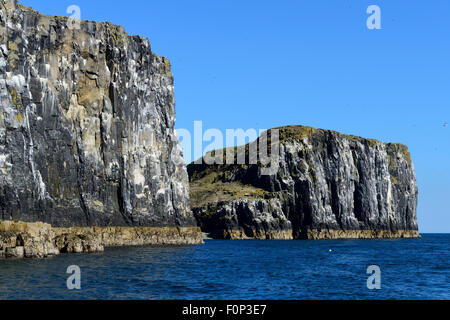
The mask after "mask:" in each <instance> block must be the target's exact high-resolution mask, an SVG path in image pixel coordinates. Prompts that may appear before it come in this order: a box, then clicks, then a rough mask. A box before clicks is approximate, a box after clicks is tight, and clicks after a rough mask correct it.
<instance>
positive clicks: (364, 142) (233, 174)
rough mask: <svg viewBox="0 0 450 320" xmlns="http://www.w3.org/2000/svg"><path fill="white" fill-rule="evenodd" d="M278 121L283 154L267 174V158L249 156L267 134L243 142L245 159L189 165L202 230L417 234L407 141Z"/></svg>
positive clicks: (233, 235)
mask: <svg viewBox="0 0 450 320" xmlns="http://www.w3.org/2000/svg"><path fill="white" fill-rule="evenodd" d="M276 129H277V130H278V132H279V142H280V143H279V154H280V155H279V158H278V160H277V166H276V170H275V171H274V172H273V173H272V174H269V175H265V174H263V173H262V169H264V167H265V166H266V165H263V164H262V163H261V161H254V162H252V159H251V153H249V150H252V148H253V147H254V144H256V145H266V144H267V140H268V141H269V143H268V144H269V146H270V137H271V136H270V135H267V134H266V135H264V136H262V137H260V138H259V139H258V140H257V141H255V142H252V143H250V144H248V145H246V146H244V147H242V149H241V150H243V151H244V152H245V154H246V162H245V163H246V164H227V162H226V161H225V160H223V164H212V165H207V164H205V162H203V163H202V164H195V163H192V164H190V165H189V166H188V173H189V176H190V183H191V202H192V207H193V211H194V214H195V216H196V218H197V220H198V222H199V225H200V226H201V227H202V229H203V231H205V232H209V233H210V234H211V236H212V237H215V238H226V239H247V238H254V239H335V238H395V237H400V238H403V237H418V236H419V233H418V226H417V219H416V206H417V194H418V191H417V186H416V179H415V173H414V165H413V163H412V162H411V158H410V154H409V152H408V149H407V147H406V146H404V145H401V144H394V143H383V142H379V141H376V140H372V139H363V138H360V137H355V136H351V135H344V134H340V133H338V132H334V131H330V130H321V129H314V128H309V127H303V126H288V127H282V128H276ZM267 136H269V139H267ZM263 139H265V140H266V141H265V142H264V141H261V140H263ZM261 142H264V143H261ZM274 150H275V149H274ZM225 154H226V152H225V151H223V150H215V151H213V152H210V153H208V154H207V155H206V156H207V157H209V159H211V158H214V157H216V158H217V159H220V158H221V157H222V155H223V157H225ZM235 154H236V153H235ZM249 154H250V156H249ZM217 155H219V156H217ZM235 159H236V157H235ZM253 160H254V159H253ZM228 163H229V162H228ZM251 163H253V164H251Z"/></svg>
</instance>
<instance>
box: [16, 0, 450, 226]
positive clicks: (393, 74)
mask: <svg viewBox="0 0 450 320" xmlns="http://www.w3.org/2000/svg"><path fill="white" fill-rule="evenodd" d="M21 3H23V4H25V5H27V6H31V7H33V8H35V9H37V10H39V11H41V12H43V13H46V14H59V15H67V14H66V12H65V11H66V8H67V7H68V6H69V5H72V4H76V5H78V6H79V7H80V8H81V18H82V19H88V20H96V21H111V22H112V23H114V24H120V25H123V26H124V27H125V29H126V30H127V32H128V33H130V34H139V35H141V36H145V37H148V38H149V39H150V42H151V45H152V49H153V51H154V52H155V53H157V54H159V55H163V56H166V57H168V58H169V59H170V61H171V63H172V68H173V74H174V76H175V96H176V103H177V105H176V111H177V128H186V129H189V130H192V129H193V121H194V120H202V121H203V127H204V129H207V128H218V129H220V130H223V132H225V129H227V128H230V129H233V128H243V129H247V128H271V127H275V126H281V125H288V124H302V125H309V126H314V127H319V128H326V129H333V130H337V131H340V132H343V133H349V134H355V135H360V136H363V137H370V138H375V139H379V140H382V141H386V142H401V143H404V144H406V145H408V146H409V149H410V151H411V154H412V159H413V161H414V163H415V167H416V174H417V180H418V185H419V209H418V219H419V228H420V231H421V232H450V208H449V201H450V124H449V125H448V126H447V127H444V122H448V123H450V1H448V0H441V1H437V0H436V1H404V0H402V1H400V0H395V1H392V0H390V1H380V0H372V1H358V0H347V1H339V0H329V1H321V0H308V1H300V0H297V1H287V0H277V1H274V0H273V1H262V0H258V1H254V0H240V1H238V0H226V1H218V0H201V1H200V0H189V1H172V0H164V1H161V0H159V1H152V0H147V1H144V0H142V1H134V0H128V1H111V0H109V1H106V0H89V1H87V0H70V1H66V0H58V1H42V0H22V1H21ZM371 4H375V5H378V6H379V7H380V8H381V25H382V30H369V29H367V28H366V19H367V17H368V14H366V8H367V7H368V6H369V5H371ZM206 144H207V143H206Z"/></svg>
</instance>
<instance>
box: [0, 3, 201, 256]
mask: <svg viewBox="0 0 450 320" xmlns="http://www.w3.org/2000/svg"><path fill="white" fill-rule="evenodd" d="M77 23H79V26H77ZM174 122H175V102H174V94H173V77H172V74H171V71H170V63H169V61H168V60H167V59H166V58H164V57H160V56H158V55H156V54H154V53H153V52H152V51H151V49H150V44H149V41H148V40H147V39H145V38H142V37H139V36H129V35H127V34H126V32H125V31H124V29H123V28H122V27H120V26H116V25H112V24H110V23H98V22H92V21H79V22H75V23H73V21H69V20H68V18H67V17H59V16H45V15H42V14H40V13H38V12H36V11H34V10H33V9H31V8H27V7H25V6H22V5H20V4H18V3H17V1H16V0H2V1H1V3H0V220H1V221H0V256H30V257H33V256H38V257H41V256H47V255H50V254H56V253H58V252H61V251H66V252H86V251H87V252H90V251H99V250H102V249H103V247H104V246H108V245H123V244H126V245H133V244H164V243H167V244H192V243H201V242H202V239H201V233H200V230H199V229H198V227H197V226H196V221H195V219H194V217H193V215H192V212H191V210H190V203H189V185H188V176H187V172H186V167H185V164H184V161H183V158H182V154H181V153H182V152H181V147H180V144H179V141H178V139H177V137H176V135H175V132H174Z"/></svg>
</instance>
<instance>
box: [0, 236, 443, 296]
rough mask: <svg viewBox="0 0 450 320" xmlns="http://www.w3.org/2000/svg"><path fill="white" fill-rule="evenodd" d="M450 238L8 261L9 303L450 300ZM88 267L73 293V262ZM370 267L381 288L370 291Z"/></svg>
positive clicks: (236, 244)
mask: <svg viewBox="0 0 450 320" xmlns="http://www.w3.org/2000/svg"><path fill="white" fill-rule="evenodd" d="M449 248H450V234H423V235H422V238H420V239H406V240H331V241H326V240H319V241H251V240H247V241H245V240H244V241H225V240H206V242H205V244H204V245H198V246H180V247H169V246H161V247H122V248H108V249H106V250H105V252H104V253H98V254H97V253H96V254H62V255H59V256H56V257H53V258H49V259H43V260H37V259H24V260H2V261H0V299H274V300H277V299H450V250H449ZM70 265H78V266H79V267H80V269H81V290H68V289H67V286H66V281H67V278H68V277H69V276H70V275H69V274H67V273H66V270H67V267H68V266H70ZM369 265H378V266H379V267H380V270H381V288H380V289H379V290H377V289H373V290H369V289H368V288H367V284H366V283H367V278H368V277H369V276H370V275H369V274H367V273H366V271H367V267H368V266H369Z"/></svg>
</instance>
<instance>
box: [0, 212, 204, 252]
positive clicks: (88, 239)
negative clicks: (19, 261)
mask: <svg viewBox="0 0 450 320" xmlns="http://www.w3.org/2000/svg"><path fill="white" fill-rule="evenodd" d="M201 241H202V240H201V233H200V232H199V229H198V228H197V227H164V228H161V227H79V228H78V227H71V228H53V227H52V226H51V225H49V224H46V223H42V222H34V223H33V222H14V221H0V258H23V257H26V258H44V257H48V256H52V255H58V254H60V253H83V252H84V253H91V252H102V251H103V250H104V248H105V247H116V246H136V245H167V244H171V245H186V244H198V243H199V242H201Z"/></svg>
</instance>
